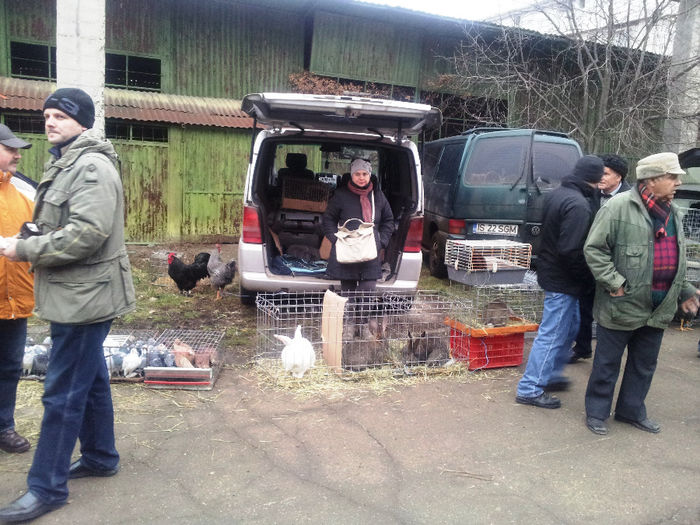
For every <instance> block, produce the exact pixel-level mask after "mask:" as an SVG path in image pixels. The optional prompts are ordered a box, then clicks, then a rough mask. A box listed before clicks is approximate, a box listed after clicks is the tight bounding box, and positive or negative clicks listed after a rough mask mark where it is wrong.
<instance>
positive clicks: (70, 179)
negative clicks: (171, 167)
mask: <svg viewBox="0 0 700 525" xmlns="http://www.w3.org/2000/svg"><path fill="white" fill-rule="evenodd" d="M116 163H117V155H116V152H115V151H114V148H113V147H112V144H111V143H110V142H109V141H106V140H103V139H101V138H99V137H98V136H97V134H96V132H94V131H93V130H88V131H85V132H83V133H82V134H81V135H80V136H79V137H78V138H77V139H76V140H75V141H74V142H73V143H71V144H70V145H69V146H68V147H67V148H66V149H65V151H64V152H63V155H62V156H61V158H59V159H53V160H51V161H49V162H48V163H47V164H46V166H45V167H44V176H43V178H42V179H41V182H40V183H39V186H38V188H37V193H36V198H35V207H34V217H33V221H34V223H35V224H37V226H39V228H40V232H41V235H38V236H35V237H30V238H28V239H26V240H21V241H19V242H18V243H17V255H18V257H19V258H20V259H21V260H25V261H29V262H31V263H32V270H33V271H34V274H35V275H34V295H35V299H36V307H35V312H36V314H37V315H38V316H39V317H41V318H42V319H46V320H48V321H51V322H56V323H66V324H88V323H98V322H102V321H106V320H109V319H113V318H115V317H117V316H119V315H121V314H124V313H126V312H128V311H129V310H132V309H133V308H134V303H135V294H134V285H133V282H132V278H131V266H130V264H129V258H128V256H127V253H126V247H125V245H124V193H123V188H122V183H121V179H120V176H119V172H118V171H117V169H116Z"/></svg>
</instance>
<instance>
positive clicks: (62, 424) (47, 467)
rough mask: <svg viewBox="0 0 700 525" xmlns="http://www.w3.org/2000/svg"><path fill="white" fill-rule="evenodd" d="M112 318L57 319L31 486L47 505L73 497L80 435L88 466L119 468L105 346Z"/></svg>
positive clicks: (45, 384) (53, 330) (34, 492)
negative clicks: (75, 453) (74, 461)
mask: <svg viewBox="0 0 700 525" xmlns="http://www.w3.org/2000/svg"><path fill="white" fill-rule="evenodd" d="M111 324H112V321H111V320H110V321H104V322H102V323H94V324H86V325H71V324H60V323H51V338H52V340H53V347H52V350H51V357H50V358H49V367H48V371H47V373H46V380H45V382H44V395H43V397H42V402H43V403H44V418H43V420H42V421H41V434H40V435H39V443H38V444H37V446H36V452H35V453H34V461H33V463H32V467H31V469H29V475H28V476H27V485H28V486H29V490H30V491H31V492H32V493H33V494H34V495H35V496H36V497H37V498H39V499H40V500H41V501H42V502H44V503H47V504H60V503H65V501H66V500H67V499H68V469H69V467H70V463H71V455H72V454H73V449H74V448H75V442H76V441H77V439H78V438H80V452H81V454H82V459H81V461H82V462H83V464H85V465H87V466H88V467H91V468H95V469H105V470H110V469H114V468H117V465H118V464H119V454H118V453H117V450H116V448H115V446H114V410H113V408H112V394H111V391H110V387H109V373H108V372H107V365H106V363H105V359H104V353H103V350H102V344H103V343H104V339H105V337H106V336H107V334H108V333H109V328H110V326H111Z"/></svg>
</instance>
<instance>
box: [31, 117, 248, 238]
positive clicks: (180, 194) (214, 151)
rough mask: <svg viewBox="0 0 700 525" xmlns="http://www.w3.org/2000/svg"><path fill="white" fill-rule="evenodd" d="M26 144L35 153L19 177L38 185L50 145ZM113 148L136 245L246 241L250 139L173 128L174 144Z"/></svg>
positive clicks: (37, 138)
mask: <svg viewBox="0 0 700 525" xmlns="http://www.w3.org/2000/svg"><path fill="white" fill-rule="evenodd" d="M21 137H22V138H23V139H25V140H27V141H28V142H30V143H31V144H32V148H31V149H29V150H25V151H23V152H22V159H21V161H20V165H19V171H21V172H22V173H24V174H25V175H27V176H28V177H31V178H32V179H34V180H36V181H38V180H40V179H41V174H42V172H43V166H44V163H45V162H46V161H47V160H48V159H49V154H48V148H49V147H50V145H49V143H48V141H47V140H46V138H45V137H44V136H43V135H33V134H22V135H21ZM112 142H113V144H114V147H115V149H116V150H117V153H118V154H119V158H120V159H121V163H122V165H121V167H122V180H123V184H124V198H125V201H126V236H127V240H128V241H132V242H160V241H167V240H192V241H195V240H209V239H220V240H237V239H238V236H239V235H240V223H241V217H242V201H243V198H242V197H243V185H244V183H245V170H246V167H247V164H248V153H249V149H250V132H249V131H247V130H230V129H216V128H171V129H170V138H169V143H168V144H160V143H152V142H132V141H124V140H114V141H112Z"/></svg>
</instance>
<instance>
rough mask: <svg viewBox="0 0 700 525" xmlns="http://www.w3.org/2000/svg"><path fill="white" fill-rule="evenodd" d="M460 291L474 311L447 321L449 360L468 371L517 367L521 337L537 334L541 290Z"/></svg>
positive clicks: (513, 287)
mask: <svg viewBox="0 0 700 525" xmlns="http://www.w3.org/2000/svg"><path fill="white" fill-rule="evenodd" d="M462 290H463V293H464V295H465V296H466V297H468V298H469V299H470V300H471V302H472V304H473V305H474V308H473V309H472V310H470V311H467V312H465V313H463V314H461V315H458V316H456V317H454V318H450V319H449V321H448V324H449V326H450V336H451V337H450V344H451V352H452V356H453V357H454V358H455V359H460V360H464V361H468V363H469V369H470V370H477V369H481V368H500V367H504V366H518V365H520V364H521V363H522V361H523V350H524V345H525V333H527V332H534V331H537V329H538V327H539V324H538V323H539V322H540V321H541V319H542V308H543V304H544V290H542V289H541V288H540V287H539V286H538V285H537V284H534V283H529V284H500V285H491V286H464V287H463V289H462Z"/></svg>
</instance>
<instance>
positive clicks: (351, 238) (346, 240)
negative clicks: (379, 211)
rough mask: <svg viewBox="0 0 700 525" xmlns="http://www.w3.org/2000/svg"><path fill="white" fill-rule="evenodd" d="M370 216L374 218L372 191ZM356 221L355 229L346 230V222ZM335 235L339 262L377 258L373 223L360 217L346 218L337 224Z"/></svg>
mask: <svg viewBox="0 0 700 525" xmlns="http://www.w3.org/2000/svg"><path fill="white" fill-rule="evenodd" d="M372 217H373V218H374V193H372ZM352 221H358V222H359V223H360V226H359V227H358V228H357V229H356V230H348V228H347V224H348V223H349V222H352ZM335 236H336V237H337V238H338V240H337V241H336V243H335V258H336V260H337V261H338V262H339V263H341V264H351V263H359V262H366V261H371V260H373V259H376V258H377V243H376V242H375V240H374V223H373V222H364V221H363V220H361V219H348V220H347V221H345V222H344V223H343V225H342V226H338V231H337V232H336V234H335Z"/></svg>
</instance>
